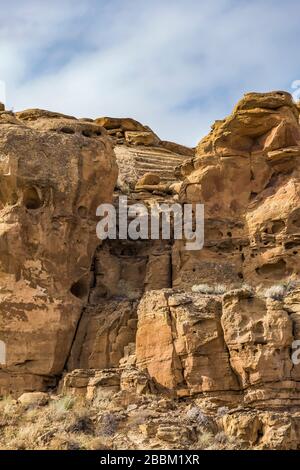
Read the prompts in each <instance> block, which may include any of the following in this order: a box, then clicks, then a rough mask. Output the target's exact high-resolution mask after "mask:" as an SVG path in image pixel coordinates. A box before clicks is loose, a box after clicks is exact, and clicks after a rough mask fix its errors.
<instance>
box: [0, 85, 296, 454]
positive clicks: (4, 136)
mask: <svg viewBox="0 0 300 470" xmlns="http://www.w3.org/2000/svg"><path fill="white" fill-rule="evenodd" d="M113 150H114V152H113ZM0 151H1V159H0V160H1V161H0V173H1V174H0V177H1V189H0V202H1V205H0V218H1V227H0V228H1V230H0V271H1V286H0V340H1V341H2V342H4V343H0V346H1V347H0V352H1V353H3V352H4V353H5V356H6V357H5V361H4V363H3V364H2V367H1V369H0V392H1V393H2V394H6V393H7V392H9V391H12V392H14V393H15V394H17V395H20V394H21V393H22V392H24V391H30V392H32V391H39V390H43V389H47V388H48V389H50V388H51V387H52V388H53V387H54V386H56V385H57V383H58V381H60V385H59V389H58V390H59V392H61V393H63V394H66V395H72V396H75V397H76V396H79V397H81V398H84V399H86V400H87V401H88V402H89V403H92V404H93V406H96V407H97V408H99V409H102V410H104V409H109V410H111V411H112V412H113V413H121V415H122V419H124V420H126V419H127V420H128V423H127V424H128V428H126V433H125V431H124V433H125V434H126V435H125V434H124V435H123V436H122V434H121V433H119V434H118V436H116V438H115V441H114V442H115V445H117V446H118V447H119V448H126V446H127V447H128V448H141V447H143V448H148V447H147V446H149V448H178V447H180V448H197V446H202V447H204V444H203V442H202V441H201V439H204V437H205V432H209V433H212V434H213V435H215V437H216V439H217V440H218V441H217V442H218V443H219V444H218V445H219V447H217V448H220V445H221V446H222V445H223V444H222V442H223V439H227V440H228V442H229V444H228V446H230V445H233V447H234V446H235V445H236V446H241V448H245V447H251V448H257V449H266V448H270V449H280V448H282V449H299V448H300V434H299V429H300V427H299V406H300V385H299V384H300V365H299V364H297V363H296V362H295V361H294V360H293V359H292V352H293V348H294V346H293V344H294V341H298V340H300V320H299V318H300V317H299V315H300V288H299V282H298V283H297V282H295V281H297V280H298V281H299V276H300V273H299V271H300V262H299V261H300V258H299V257H300V251H299V247H300V223H299V217H300V165H299V162H300V126H299V106H297V105H296V104H295V103H294V102H293V101H292V98H291V96H290V95H289V94H288V93H285V92H271V93H263V94H260V93H249V94H247V95H245V96H244V97H243V98H242V100H241V101H240V102H239V103H238V104H237V106H236V107H235V108H234V110H233V112H232V114H231V115H230V116H229V117H227V118H226V119H224V120H221V121H217V122H216V123H215V124H214V125H213V126H212V130H211V132H210V133H209V135H208V136H206V137H205V138H204V139H202V140H201V141H200V143H199V144H198V146H197V148H196V151H194V149H189V148H186V147H183V146H180V145H178V144H175V143H172V142H166V141H161V140H160V139H159V137H158V136H157V135H156V134H155V133H154V132H153V131H152V130H151V129H150V128H149V127H148V126H144V125H142V124H140V123H139V122H137V121H135V120H133V119H129V118H109V117H104V118H99V119H96V120H95V121H93V120H90V119H75V118H73V117H71V116H66V115H61V114H58V113H53V112H49V111H47V112H46V111H41V110H27V111H23V112H20V113H17V114H13V113H11V112H8V111H4V110H3V111H2V112H0ZM114 154H115V155H114ZM115 157H116V158H115ZM116 162H117V165H118V167H119V178H118V182H117V184H116V180H117V166H116ZM120 195H126V196H127V197H128V204H129V205H132V204H134V203H136V202H142V203H143V204H145V205H146V207H147V208H150V207H152V206H153V205H154V204H155V203H161V202H164V203H170V204H172V203H174V202H177V203H178V202H179V203H181V204H184V203H192V204H196V203H202V204H204V206H205V244H204V248H203V249H202V250H199V251H188V250H186V249H185V243H184V240H173V238H172V237H171V239H170V240H106V241H105V242H103V243H100V242H99V240H97V239H96V232H95V227H96V222H97V220H95V212H96V207H97V206H98V205H99V204H100V203H101V202H109V201H111V200H113V201H114V204H115V207H116V209H117V211H118V197H119V196H120ZM117 228H119V227H117ZM291 280H293V282H291ZM201 285H202V287H201ZM203 285H204V286H203ZM273 285H275V290H274V291H273V293H269V294H266V293H265V289H268V288H270V287H271V286H273ZM2 355H3V354H2ZM299 355H300V354H299ZM31 398H33V397H32V395H30V396H29V397H28V400H29V401H30V400H31ZM24 400H25V402H26V400H27V398H26V395H25V398H24V396H23V398H21V399H20V401H24ZM28 403H29V402H28ZM29 406H30V405H29ZM138 414H140V416H144V418H143V419H142V420H141V422H140V421H139V418H140V416H139V415H138ZM121 415H120V416H121ZM120 419H121V418H120ZM136 423H138V425H137V426H136V427H137V428H138V431H137V429H136V428H134V426H133V427H131V425H132V424H134V425H136ZM124 430H125V428H124ZM218 433H219V434H220V435H218ZM217 436H218V437H217ZM224 436H225V437H224ZM234 440H236V444H232V442H234ZM200 441H201V442H202V444H201V443H200ZM214 445H215V446H217V444H216V443H215V444H212V443H210V444H209V446H208V447H210V448H213V447H214ZM226 445H227V444H226ZM193 446H194V447H193ZM202 447H201V448H202Z"/></svg>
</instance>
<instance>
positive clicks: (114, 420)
mask: <svg viewBox="0 0 300 470" xmlns="http://www.w3.org/2000/svg"><path fill="white" fill-rule="evenodd" d="M119 422H120V418H119V417H118V416H117V415H115V414H113V413H106V414H105V415H103V416H102V419H101V425H100V429H99V433H100V434H101V435H102V436H113V435H114V434H115V433H116V432H117V429H118V427H119Z"/></svg>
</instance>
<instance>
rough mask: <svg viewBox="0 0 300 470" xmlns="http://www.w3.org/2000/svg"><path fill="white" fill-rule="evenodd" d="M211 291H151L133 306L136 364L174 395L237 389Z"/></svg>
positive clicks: (219, 316) (218, 305)
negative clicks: (195, 292) (135, 314)
mask: <svg viewBox="0 0 300 470" xmlns="http://www.w3.org/2000/svg"><path fill="white" fill-rule="evenodd" d="M221 307H222V304H221V301H220V299H218V298H216V297H212V296H201V295H199V294H185V293H180V292H179V293H176V292H173V291H172V290H160V291H151V292H148V293H147V294H145V295H144V297H143V298H142V300H141V302H140V304H139V307H138V328H137V336H136V358H137V366H138V367H140V368H141V369H144V368H146V369H147V370H148V372H149V374H150V376H151V377H154V378H155V380H156V381H157V382H158V383H159V384H160V385H161V386H163V387H165V388H166V389H168V390H175V391H176V393H177V394H178V395H179V396H184V395H186V396H188V395H190V394H191V395H192V394H196V393H199V392H211V391H220V392H222V391H226V390H230V391H234V390H238V389H239V385H238V382H237V380H236V377H235V375H234V373H233V371H232V369H231V368H230V364H229V356H228V352H227V349H226V345H225V342H224V337H223V331H222V328H221V324H220V318H221V312H222V310H221Z"/></svg>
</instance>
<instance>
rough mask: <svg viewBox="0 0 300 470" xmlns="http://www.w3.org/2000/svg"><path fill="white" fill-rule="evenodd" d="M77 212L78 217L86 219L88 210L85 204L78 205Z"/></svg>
mask: <svg viewBox="0 0 300 470" xmlns="http://www.w3.org/2000/svg"><path fill="white" fill-rule="evenodd" d="M77 212H78V215H79V217H81V218H82V219H86V217H87V214H88V210H87V208H86V207H85V206H80V207H78V210H77Z"/></svg>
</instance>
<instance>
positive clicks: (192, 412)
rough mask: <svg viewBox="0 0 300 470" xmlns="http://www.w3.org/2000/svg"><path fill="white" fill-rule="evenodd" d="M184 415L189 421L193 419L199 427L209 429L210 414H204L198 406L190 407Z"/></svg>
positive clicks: (211, 421) (210, 423) (211, 422)
mask: <svg viewBox="0 0 300 470" xmlns="http://www.w3.org/2000/svg"><path fill="white" fill-rule="evenodd" d="M186 416H187V418H188V419H190V420H191V421H194V422H195V423H196V424H197V425H198V426H199V427H201V428H204V429H211V428H212V424H213V420H212V418H211V417H210V416H208V415H206V414H205V413H203V411H202V410H201V409H200V408H198V406H193V407H192V408H190V409H189V410H188V411H187V413H186Z"/></svg>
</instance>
